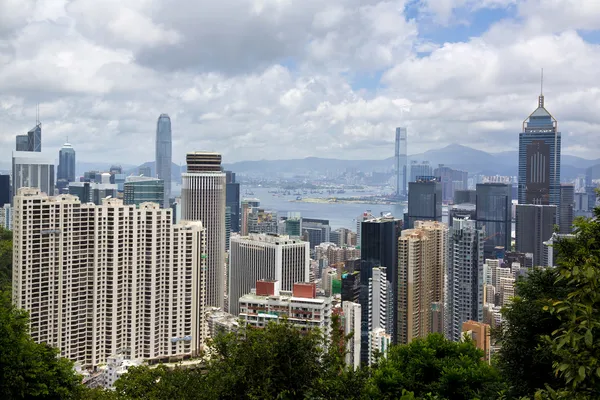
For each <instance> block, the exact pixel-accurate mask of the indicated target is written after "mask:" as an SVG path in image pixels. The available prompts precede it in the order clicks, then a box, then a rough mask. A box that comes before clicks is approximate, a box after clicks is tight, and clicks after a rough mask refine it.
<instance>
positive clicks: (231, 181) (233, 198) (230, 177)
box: [225, 171, 240, 233]
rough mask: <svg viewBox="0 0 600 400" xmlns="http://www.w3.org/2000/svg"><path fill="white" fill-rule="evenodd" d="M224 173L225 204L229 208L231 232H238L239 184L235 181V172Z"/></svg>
mask: <svg viewBox="0 0 600 400" xmlns="http://www.w3.org/2000/svg"><path fill="white" fill-rule="evenodd" d="M225 174H226V181H227V187H226V195H225V197H226V200H225V202H226V205H227V207H230V208H231V232H236V233H238V232H240V184H239V183H237V182H236V181H235V173H234V172H231V171H225Z"/></svg>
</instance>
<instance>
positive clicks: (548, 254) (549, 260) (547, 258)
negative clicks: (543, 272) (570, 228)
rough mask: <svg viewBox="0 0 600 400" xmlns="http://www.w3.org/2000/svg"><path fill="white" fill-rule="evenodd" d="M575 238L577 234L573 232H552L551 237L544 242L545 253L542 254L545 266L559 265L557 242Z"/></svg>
mask: <svg viewBox="0 0 600 400" xmlns="http://www.w3.org/2000/svg"><path fill="white" fill-rule="evenodd" d="M574 238H575V235H573V234H571V233H569V234H566V235H565V234H561V233H558V234H557V233H556V232H554V233H552V236H551V237H550V239H548V240H547V241H545V242H544V254H543V255H542V264H541V265H542V266H544V267H555V266H556V265H557V264H556V262H557V258H558V254H559V251H558V247H557V246H556V244H557V243H558V241H560V240H570V239H574Z"/></svg>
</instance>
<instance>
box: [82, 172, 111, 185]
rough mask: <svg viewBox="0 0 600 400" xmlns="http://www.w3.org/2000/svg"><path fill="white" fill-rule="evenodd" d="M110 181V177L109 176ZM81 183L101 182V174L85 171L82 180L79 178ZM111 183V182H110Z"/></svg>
mask: <svg viewBox="0 0 600 400" xmlns="http://www.w3.org/2000/svg"><path fill="white" fill-rule="evenodd" d="M111 179H112V176H111ZM80 181H81V182H96V183H100V182H102V173H101V172H100V171H87V172H84V173H83V178H80ZM111 183H112V182H111Z"/></svg>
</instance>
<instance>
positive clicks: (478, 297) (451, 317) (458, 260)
mask: <svg viewBox="0 0 600 400" xmlns="http://www.w3.org/2000/svg"><path fill="white" fill-rule="evenodd" d="M448 236H449V238H448V242H449V243H448V246H449V252H448V254H449V257H448V273H447V275H448V276H447V285H448V286H447V289H446V306H445V313H446V317H445V325H446V337H447V338H448V339H450V340H453V341H455V342H457V341H459V340H460V338H461V332H462V324H463V322H466V321H469V320H473V321H482V320H483V238H484V237H483V231H481V230H480V229H477V225H476V223H475V221H471V220H469V219H455V220H454V222H453V223H452V227H451V228H450V231H449V235H448Z"/></svg>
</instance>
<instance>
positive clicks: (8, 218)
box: [0, 203, 13, 231]
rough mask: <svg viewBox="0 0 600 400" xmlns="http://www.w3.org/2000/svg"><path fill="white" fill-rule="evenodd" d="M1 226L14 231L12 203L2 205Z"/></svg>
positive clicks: (0, 209)
mask: <svg viewBox="0 0 600 400" xmlns="http://www.w3.org/2000/svg"><path fill="white" fill-rule="evenodd" d="M0 226H1V227H3V228H4V229H8V230H9V231H12V229H13V228H12V207H11V205H10V203H6V204H4V205H3V206H0Z"/></svg>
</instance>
